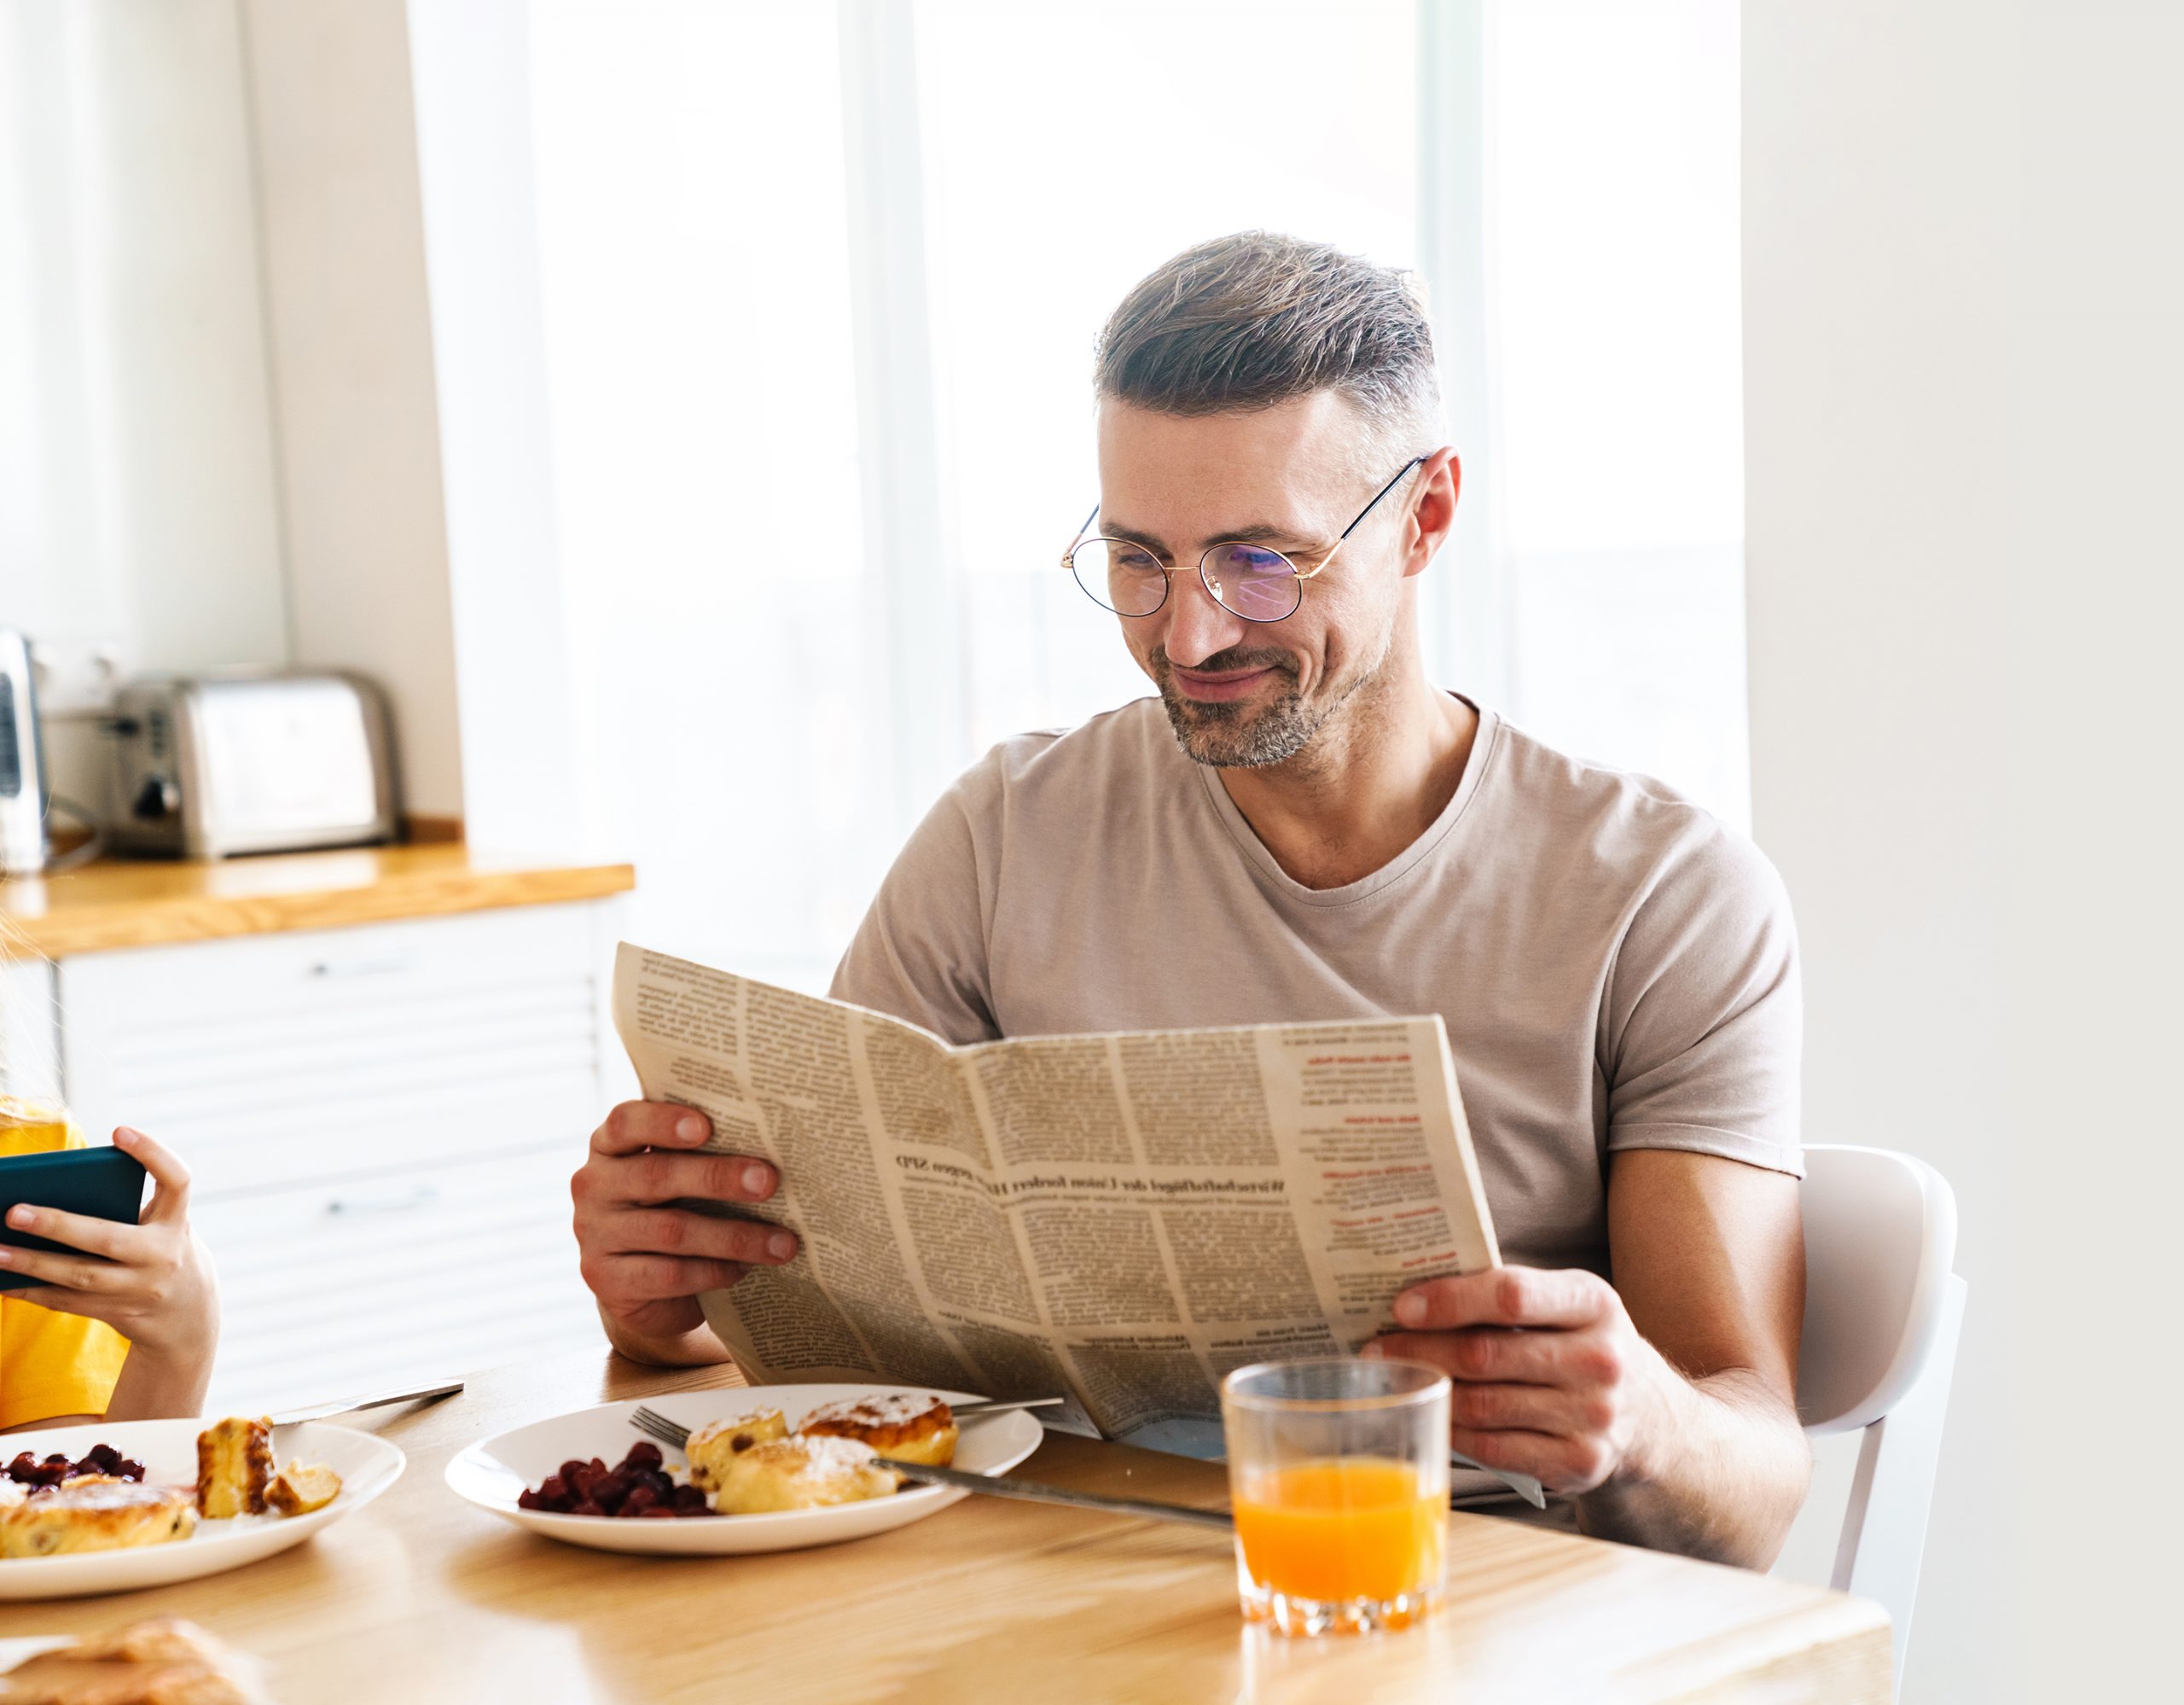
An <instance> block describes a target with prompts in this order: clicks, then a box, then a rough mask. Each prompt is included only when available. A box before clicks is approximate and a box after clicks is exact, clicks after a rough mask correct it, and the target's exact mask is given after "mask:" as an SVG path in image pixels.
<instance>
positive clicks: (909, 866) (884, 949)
mask: <svg viewBox="0 0 2184 1705" xmlns="http://www.w3.org/2000/svg"><path fill="white" fill-rule="evenodd" d="M996 757H997V754H996ZM996 757H989V758H988V759H987V760H986V761H985V763H982V764H981V765H979V766H978V767H977V768H975V769H973V771H971V772H970V773H969V774H967V775H966V776H965V777H963V778H962V779H961V780H960V781H959V782H957V783H956V785H955V786H953V787H952V788H950V789H949V790H948V791H947V792H946V793H945V794H942V795H941V797H940V800H939V801H938V803H937V804H936V805H935V806H933V808H932V810H931V811H930V812H926V818H925V821H924V822H922V823H920V824H919V825H918V826H917V828H916V829H914V830H913V831H911V835H910V838H909V841H908V842H907V843H906V844H905V845H904V847H903V850H902V852H901V853H898V854H897V857H896V859H895V863H894V864H893V866H892V868H891V869H890V870H888V872H887V875H886V879H885V880H884V881H883V882H881V883H880V892H879V893H878V894H877V895H875V896H874V899H873V902H872V907H871V910H870V911H867V912H866V913H865V915H864V922H863V923H862V924H860V925H859V926H858V927H857V934H856V936H855V937H854V938H853V939H852V940H851V942H850V946H849V951H848V952H846V953H845V954H844V955H843V956H842V962H841V963H840V964H839V965H838V966H837V967H836V968H835V970H834V984H833V986H832V987H831V988H830V989H829V990H828V992H829V993H831V994H832V995H833V996H834V998H835V999H837V1000H845V1001H849V1002H851V1004H854V1005H857V1006H863V1007H870V1008H871V1009H872V1010H874V1011H876V1012H885V1013H888V1014H891V1015H893V1016H894V1017H897V1018H902V1019H907V1020H909V1022H911V1023H912V1024H915V1025H920V1026H922V1027H924V1028H926V1029H927V1030H930V1031H932V1033H934V1034H935V1035H938V1036H940V1037H942V1038H944V1039H946V1040H948V1041H950V1042H953V1043H956V1044H958V1045H961V1044H964V1043H969V1042H989V1041H991V1040H993V1039H995V1038H996V1037H998V1036H999V1035H1000V1033H1001V1032H1000V1030H999V1028H998V1027H996V1025H995V1023H994V1020H993V1009H992V1001H991V995H990V991H991V986H992V985H991V981H990V975H989V973H988V968H987V956H986V940H987V936H986V924H987V920H988V919H989V917H990V915H991V912H990V896H991V889H992V877H993V864H994V860H993V858H992V856H991V853H990V848H989V847H986V846H985V845H983V844H982V841H984V840H985V838H986V837H987V836H988V835H990V833H991V830H992V825H993V823H994V822H995V818H996V794H997V791H998V788H999V786H1000V777H999V775H998V766H997V763H996Z"/></svg>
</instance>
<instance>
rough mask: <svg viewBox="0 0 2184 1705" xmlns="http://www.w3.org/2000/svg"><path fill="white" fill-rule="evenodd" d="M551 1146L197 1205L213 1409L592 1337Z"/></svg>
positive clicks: (437, 1372)
mask: <svg viewBox="0 0 2184 1705" xmlns="http://www.w3.org/2000/svg"><path fill="white" fill-rule="evenodd" d="M578 1158H579V1156H578V1154H577V1153H576V1152H574V1151H572V1149H569V1148H566V1147H564V1146H561V1145H558V1144H557V1145H555V1147H553V1148H550V1149H533V1150H531V1151H529V1152H526V1153H522V1154H516V1155H507V1156H504V1157H502V1158H499V1159H497V1160H494V1161H490V1162H487V1163H485V1164H473V1165H468V1166H459V1167H436V1168H432V1169H429V1170H425V1171H418V1172H410V1173H400V1174H396V1175H392V1176H388V1177H383V1178H376V1179H367V1180H362V1181H352V1182H349V1183H345V1184H334V1185H328V1186H322V1187H318V1188H314V1189H310V1190H282V1191H275V1192H270V1193H267V1194H264V1195H259V1196H249V1197H242V1198H235V1199H232V1200H229V1201H226V1202H218V1203H212V1204H208V1205H207V1206H206V1207H203V1208H201V1209H200V1210H199V1211H198V1213H196V1215H195V1218H196V1221H197V1225H198V1230H199V1231H200V1235H201V1236H202V1237H204V1239H205V1241H206V1243H207V1245H209V1246H210V1248H212V1254H213V1260H214V1261H215V1263H216V1264H217V1265H218V1268H219V1273H220V1289H221V1302H222V1312H223V1316H224V1324H223V1328H222V1333H221V1347H220V1358H219V1364H218V1368H217V1370H216V1371H215V1374H214V1379H213V1399H212V1407H213V1408H214V1409H215V1410H216V1411H229V1410H263V1409H267V1408H278V1407H280V1406H282V1405H286V1404H290V1403H300V1402H311V1401H315V1400H317V1399H322V1398H328V1397H338V1396H343V1395H348V1394H354V1393H358V1392H362V1391H363V1390H365V1389H366V1388H373V1387H378V1386H384V1385H392V1384H395V1383H398V1382H404V1381H407V1380H409V1379H410V1378H412V1377H415V1378H418V1379H426V1378H433V1377H439V1376H448V1375H458V1374H462V1373H467V1372H471V1371H473V1370H478V1369H480V1368H486V1367H492V1366H497V1365H501V1364H502V1363H505V1362H509V1361H514V1360H520V1359H524V1358H526V1357H528V1356H534V1355H540V1354H546V1353H552V1352H553V1351H555V1350H559V1349H573V1348H580V1347H585V1346H588V1345H591V1344H596V1343H601V1342H603V1341H604V1340H603V1335H602V1334H601V1330H600V1327H599V1320H598V1315H597V1312H596V1311H595V1309H594V1307H593V1306H592V1302H591V1298H590V1293H589V1292H588V1291H587V1290H585V1289H584V1282H583V1280H582V1279H581V1278H580V1277H578V1273H577V1251H576V1242H575V1239H574V1237H572V1235H571V1232H570V1227H569V1218H570V1208H569V1193H568V1178H569V1174H570V1173H571V1172H572V1170H573V1169H574V1168H575V1166H576V1164H577V1161H578Z"/></svg>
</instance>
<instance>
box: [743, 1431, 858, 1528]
mask: <svg viewBox="0 0 2184 1705" xmlns="http://www.w3.org/2000/svg"><path fill="white" fill-rule="evenodd" d="M899 1484H900V1482H899V1481H897V1479H896V1477H895V1475H894V1474H893V1472H892V1470H890V1469H884V1468H881V1467H880V1464H877V1463H876V1462H874V1460H873V1459H872V1448H871V1446H868V1445H862V1444H859V1443H858V1442H857V1440H854V1439H835V1438H816V1439H814V1438H800V1437H799V1438H794V1439H772V1440H768V1441H766V1442H765V1443H764V1444H759V1445H753V1446H751V1448H750V1449H748V1450H746V1451H744V1452H741V1454H739V1455H737V1456H736V1457H735V1458H734V1459H733V1460H731V1461H730V1462H729V1464H728V1468H727V1471H726V1472H725V1474H723V1476H722V1478H721V1484H720V1489H719V1490H718V1491H717V1492H715V1493H713V1496H712V1505H713V1508H714V1509H715V1510H718V1511H719V1512H720V1513H721V1514H722V1515H723V1516H758V1515H763V1514H764V1513H766V1512H768V1511H770V1510H820V1509H824V1508H825V1507H827V1506H828V1505H829V1504H857V1503H862V1502H863V1500H864V1499H866V1498H886V1497H888V1496H890V1495H891V1494H892V1493H893V1492H894V1491H895V1489H896V1487H897V1485H899Z"/></svg>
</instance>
